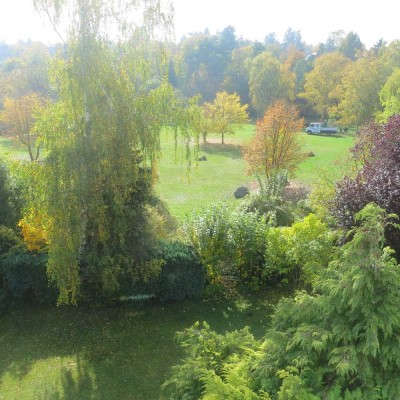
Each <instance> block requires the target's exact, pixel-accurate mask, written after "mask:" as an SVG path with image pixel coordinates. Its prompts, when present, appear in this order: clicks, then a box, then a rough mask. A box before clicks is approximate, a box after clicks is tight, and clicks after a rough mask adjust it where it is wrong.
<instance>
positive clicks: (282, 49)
mask: <svg viewBox="0 0 400 400" xmlns="http://www.w3.org/2000/svg"><path fill="white" fill-rule="evenodd" d="M152 43H153V46H154V48H151V47H152V46H150V47H148V46H147V47H146V49H145V50H142V51H143V52H144V53H146V54H145V57H146V58H147V59H150V60H151V59H152V57H153V55H154V54H156V53H157V52H158V49H159V47H160V45H161V44H160V43H157V42H152ZM163 46H164V47H165V57H164V60H163V61H160V60H159V58H158V57H156V56H154V62H153V63H152V70H151V71H150V74H151V76H152V80H151V84H150V87H149V90H150V89H152V88H155V87H158V86H159V85H160V83H161V82H163V80H165V76H168V80H169V83H170V84H171V85H172V86H173V87H174V89H175V90H176V92H177V93H179V94H180V95H181V96H182V97H184V98H191V97H194V96H199V102H200V103H203V102H210V101H212V100H213V99H214V98H215V97H216V93H218V92H221V91H226V92H228V93H237V94H238V95H239V96H240V99H241V102H242V103H243V104H248V105H249V111H250V115H251V116H252V118H253V119H256V118H258V117H260V116H262V115H263V113H264V111H265V109H266V108H267V107H268V106H270V105H271V104H272V103H273V102H275V101H276V100H278V99H285V100H289V101H290V102H292V103H294V104H295V105H296V106H297V107H298V109H299V110H300V114H301V116H303V117H305V119H306V121H307V122H308V121H311V120H321V121H323V122H326V123H328V122H329V123H334V124H338V125H342V126H355V127H359V126H362V125H364V124H366V123H368V122H370V121H371V120H378V121H385V120H387V118H388V116H390V115H392V114H394V113H397V112H399V111H400V98H396V96H397V93H398V91H397V88H398V87H400V70H399V69H398V67H399V66H400V41H393V42H391V43H387V42H386V41H385V40H383V39H380V40H379V41H378V42H377V43H376V44H374V45H373V46H372V47H371V48H369V49H368V48H366V46H365V45H364V44H363V42H362V41H361V39H360V37H359V35H358V34H357V33H355V32H349V33H345V32H343V31H336V32H332V33H331V34H330V35H329V36H328V38H327V39H326V40H325V41H324V42H321V43H319V44H318V45H315V46H311V45H309V44H307V43H305V42H304V41H303V40H302V36H301V32H300V31H296V30H292V29H291V28H289V29H288V30H287V31H286V33H285V35H284V37H283V40H282V41H279V40H278V39H277V37H276V34H275V33H269V34H267V35H266V36H265V39H264V41H263V42H259V41H252V40H247V39H244V38H241V37H237V35H236V33H235V29H234V28H233V27H232V26H228V27H226V28H225V29H223V30H222V31H221V32H218V33H216V34H210V33H209V32H208V30H205V31H204V32H199V33H193V34H189V35H187V36H185V37H183V38H182V39H181V40H180V42H179V43H177V44H176V43H167V44H163ZM58 48H59V46H57V45H54V46H51V47H46V46H45V45H43V44H42V43H38V42H33V41H28V42H19V43H17V44H14V45H8V44H5V43H0V108H2V104H3V102H4V99H5V98H18V97H21V96H23V95H26V94H28V93H32V92H35V93H39V94H41V95H42V96H44V97H50V98H51V97H52V96H53V95H54V94H53V93H52V89H51V85H50V84H49V81H48V69H49V65H50V63H49V60H50V59H51V58H52V56H53V55H54V54H55V53H56V52H57V51H58ZM60 48H61V47H60Z"/></svg>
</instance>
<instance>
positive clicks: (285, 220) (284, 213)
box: [241, 194, 295, 226]
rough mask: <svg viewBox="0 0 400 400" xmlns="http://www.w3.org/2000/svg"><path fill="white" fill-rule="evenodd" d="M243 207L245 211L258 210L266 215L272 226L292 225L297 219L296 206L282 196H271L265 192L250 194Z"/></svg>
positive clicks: (260, 213)
mask: <svg viewBox="0 0 400 400" xmlns="http://www.w3.org/2000/svg"><path fill="white" fill-rule="evenodd" d="M241 208H242V209H243V210H244V211H245V212H257V213H258V214H259V215H264V216H265V219H266V221H267V223H268V225H270V226H290V225H291V224H293V222H294V220H295V210H294V209H295V207H294V205H293V204H291V203H290V202H288V201H285V200H283V199H282V197H271V196H265V195H263V194H256V195H251V196H249V197H248V198H247V199H246V200H244V201H243V203H242V205H241Z"/></svg>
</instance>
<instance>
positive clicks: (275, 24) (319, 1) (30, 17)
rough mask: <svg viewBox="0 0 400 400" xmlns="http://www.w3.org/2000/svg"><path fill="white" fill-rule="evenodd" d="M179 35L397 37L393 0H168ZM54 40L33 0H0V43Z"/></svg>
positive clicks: (397, 10)
mask: <svg viewBox="0 0 400 400" xmlns="http://www.w3.org/2000/svg"><path fill="white" fill-rule="evenodd" d="M172 1H173V3H174V8H175V32H176V37H177V39H180V38H181V37H182V36H183V35H187V34H189V33H193V32H200V31H204V29H205V28H208V29H209V31H210V33H216V32H217V31H222V30H223V29H224V28H225V27H226V26H228V25H231V26H233V27H234V28H235V30H236V35H237V36H238V37H243V38H244V39H251V40H259V41H263V40H264V37H265V36H266V35H267V34H268V33H271V32H275V33H276V34H277V38H278V39H279V40H281V39H282V37H283V35H284V33H285V32H286V31H287V29H288V28H289V27H290V28H292V29H293V30H296V31H298V30H299V31H300V32H301V35H302V38H303V40H304V41H305V42H306V43H307V44H314V45H315V44H317V43H320V42H324V41H325V40H326V39H327V37H328V35H329V33H331V32H334V31H338V30H343V31H345V32H346V33H348V32H350V31H353V32H356V33H358V35H359V36H360V38H361V41H362V42H363V43H364V44H365V45H366V46H367V48H369V47H371V46H372V45H373V44H374V43H376V42H377V41H378V40H379V39H380V38H383V39H385V40H387V41H388V42H390V41H392V40H394V39H400V23H399V14H400V2H399V1H397V0H380V1H379V2H377V1H372V0H371V1H365V0H334V1H326V0H325V1H324V0H273V1H271V0H172ZM27 39H32V40H38V41H42V42H44V43H46V44H51V43H55V42H57V41H58V38H57V36H56V35H55V34H54V33H53V29H52V27H51V26H50V25H49V24H48V23H47V22H46V21H45V20H44V19H43V18H42V17H39V16H38V15H37V14H36V12H35V11H34V9H33V6H32V0H0V41H4V42H6V43H16V42H17V41H18V40H27Z"/></svg>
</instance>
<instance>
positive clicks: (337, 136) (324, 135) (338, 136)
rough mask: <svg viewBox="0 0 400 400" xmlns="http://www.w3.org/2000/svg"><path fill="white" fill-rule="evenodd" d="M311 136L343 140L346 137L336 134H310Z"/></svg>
mask: <svg viewBox="0 0 400 400" xmlns="http://www.w3.org/2000/svg"><path fill="white" fill-rule="evenodd" d="M308 135H310V136H319V137H333V138H343V137H344V135H342V134H340V133H339V134H335V133H308Z"/></svg>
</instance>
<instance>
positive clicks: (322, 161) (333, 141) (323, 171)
mask: <svg viewBox="0 0 400 400" xmlns="http://www.w3.org/2000/svg"><path fill="white" fill-rule="evenodd" d="M254 133H255V126H254V125H245V126H244V127H243V128H242V129H240V130H238V131H237V132H236V133H235V134H234V135H230V136H226V137H225V142H226V144H225V145H223V144H221V137H220V136H215V135H211V136H209V137H208V139H207V141H208V143H201V144H200V153H199V156H202V155H205V156H206V157H207V161H199V162H198V163H197V167H194V166H192V171H191V173H190V175H189V177H188V174H187V168H186V163H185V161H184V157H182V155H181V154H179V153H178V160H181V161H178V162H176V161H175V159H174V154H175V150H174V148H175V147H174V141H173V138H172V137H170V136H168V135H167V134H164V135H163V137H162V152H163V158H162V160H161V163H160V170H159V176H160V178H159V182H158V184H157V191H158V193H159V194H160V196H161V198H163V199H164V200H165V201H166V202H167V204H168V205H169V208H170V211H171V213H172V214H173V215H175V216H176V217H178V218H182V217H184V216H185V215H186V214H189V213H190V212H191V211H192V210H199V209H201V208H204V207H207V206H208V205H210V204H211V203H215V202H219V201H221V202H225V203H233V202H235V201H237V200H236V199H235V198H234V195H233V193H234V191H235V189H236V188H238V187H239V186H241V185H248V184H249V183H250V182H254V181H255V179H254V177H251V176H248V175H247V174H246V162H245V161H244V159H243V157H242V149H243V145H244V144H246V143H248V142H249V141H250V140H251V138H252V137H253V135H254ZM301 140H302V141H303V148H304V151H305V152H306V153H309V152H311V151H312V152H313V154H314V155H315V156H314V157H308V158H307V159H306V160H305V161H304V162H303V163H302V164H301V165H300V166H299V169H298V171H297V172H296V174H295V176H294V177H293V179H295V180H298V181H302V182H304V183H306V184H308V185H311V186H312V185H313V184H314V183H316V182H317V181H318V179H320V178H321V177H322V175H324V176H328V177H329V178H330V179H334V180H336V179H339V178H340V176H341V173H342V171H341V168H340V165H341V164H343V161H344V160H345V159H346V157H347V155H348V149H349V148H350V147H352V146H353V143H354V138H353V137H352V136H342V135H337V136H323V135H307V134H305V133H302V134H301ZM178 149H179V146H178ZM182 160H183V161H182ZM189 179H190V180H189Z"/></svg>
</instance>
